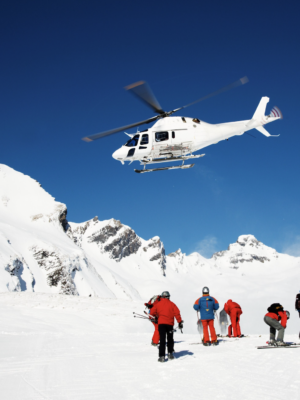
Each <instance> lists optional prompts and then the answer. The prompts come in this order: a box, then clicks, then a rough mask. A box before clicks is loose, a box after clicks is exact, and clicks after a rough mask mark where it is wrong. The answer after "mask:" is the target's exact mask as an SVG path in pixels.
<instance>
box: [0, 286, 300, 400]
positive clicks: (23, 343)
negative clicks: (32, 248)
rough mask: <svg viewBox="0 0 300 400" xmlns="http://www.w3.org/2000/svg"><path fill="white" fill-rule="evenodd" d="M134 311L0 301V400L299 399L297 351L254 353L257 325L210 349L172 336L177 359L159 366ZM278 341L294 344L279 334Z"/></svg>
mask: <svg viewBox="0 0 300 400" xmlns="http://www.w3.org/2000/svg"><path fill="white" fill-rule="evenodd" d="M142 310H143V308H142V304H141V302H137V301H129V300H116V299H100V298H86V297H73V296H63V295H53V294H52V295H49V294H34V293H4V294H0V314H1V328H0V357H1V361H0V385H1V399H2V400H19V399H22V400H38V399H39V400H40V399H46V400H67V399H68V400H69V399H72V400H92V399H95V400H96V399H100V398H101V399H104V398H105V399H120V398H123V399H145V400H146V399H154V398H158V397H159V396H163V398H164V399H167V400H168V399H179V398H180V399H182V398H185V399H199V398H209V399H213V400H215V399H217V400H219V399H220V400H221V399H231V400H241V399H243V400H247V399H249V400H250V399H251V400H253V399H256V400H260V399H264V400H268V399H270V400H271V399H272V400H273V399H283V398H286V399H289V400H293V399H295V400H296V399H299V397H300V391H299V387H300V386H299V383H300V377H299V368H300V349H278V350H276V349H275V350H272V351H269V350H266V351H264V350H257V349H256V348H255V346H259V345H264V344H265V342H266V341H267V339H268V335H267V333H268V328H267V327H266V329H265V331H264V332H262V333H263V335H262V336H261V337H260V336H259V335H252V336H250V337H248V338H243V339H238V340H233V339H228V338H222V339H221V341H220V345H219V346H218V347H204V346H202V345H201V344H199V345H197V344H194V343H197V342H199V341H200V337H199V335H198V334H197V333H196V332H195V334H194V335H191V334H181V333H180V332H179V331H177V332H176V333H175V334H174V337H175V351H176V357H177V359H176V360H174V361H168V362H166V363H164V364H160V363H158V362H157V358H158V355H157V349H156V348H154V347H152V346H150V342H151V337H152V333H153V328H152V324H150V323H148V321H143V320H137V319H134V318H133V315H132V312H133V311H135V312H142ZM195 330H196V327H195ZM285 339H286V340H287V341H296V342H298V341H299V340H298V339H297V335H295V334H294V335H289V334H288V328H287V335H286V338H285ZM192 344H194V345H192Z"/></svg>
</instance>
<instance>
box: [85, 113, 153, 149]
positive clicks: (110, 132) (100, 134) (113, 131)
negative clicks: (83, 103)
mask: <svg viewBox="0 0 300 400" xmlns="http://www.w3.org/2000/svg"><path fill="white" fill-rule="evenodd" d="M158 118H160V116H159V115H157V116H155V117H152V118H149V119H145V120H144V121H139V122H135V123H134V124H130V125H125V126H122V127H120V128H115V129H111V130H109V131H105V132H100V133H96V134H95V135H91V136H86V137H84V138H82V140H84V141H85V142H92V141H94V140H97V139H101V138H103V137H104V136H109V135H113V134H114V133H117V132H120V131H125V130H127V129H130V128H134V127H135V126H139V125H143V124H149V123H150V122H153V121H156V120H157V119H158Z"/></svg>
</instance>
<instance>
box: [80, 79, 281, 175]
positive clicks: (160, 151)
mask: <svg viewBox="0 0 300 400" xmlns="http://www.w3.org/2000/svg"><path fill="white" fill-rule="evenodd" d="M247 82H248V78H247V77H244V78H241V79H239V80H238V81H236V82H234V83H232V84H230V85H228V86H226V87H224V88H222V89H220V90H218V91H216V92H213V93H211V94H209V95H207V96H205V97H202V98H201V99H198V100H196V101H194V102H193V103H190V104H187V105H186V106H183V107H180V108H177V109H175V110H172V111H167V112H166V111H164V110H163V109H162V108H161V106H160V104H159V103H158V101H157V100H156V98H155V96H154V94H153V93H152V91H151V89H150V87H149V86H148V84H147V83H146V82H143V81H141V82H137V83H134V84H132V85H129V86H127V87H126V89H127V90H130V91H131V92H132V93H133V94H135V95H136V96H137V97H138V98H140V99H141V100H143V101H144V102H145V103H146V104H147V105H149V106H150V107H151V108H152V109H153V110H154V111H155V112H156V113H158V115H156V116H154V117H152V118H149V119H147V120H144V121H139V122H136V123H134V124H130V125H126V126H123V127H121V128H116V129H112V130H110V131H106V132H101V133H98V134H95V135H92V136H87V137H85V138H83V140H85V141H87V142H91V141H93V140H96V139H100V138H102V137H104V136H108V135H112V134H114V133H117V132H120V131H125V130H127V129H130V128H133V127H136V126H140V125H143V124H149V123H150V122H154V121H157V122H156V123H155V124H154V125H153V126H152V127H151V128H149V129H146V130H144V131H142V132H137V133H136V134H134V135H132V134H128V133H126V132H125V133H126V134H127V135H128V136H129V137H130V139H129V140H128V141H127V142H126V143H125V144H124V145H123V146H122V147H120V148H119V149H118V150H116V151H115V152H114V153H113V155H112V156H113V158H115V159H116V160H118V161H120V162H121V163H122V164H123V165H124V162H125V161H130V163H132V162H133V161H140V163H141V165H143V169H141V170H138V169H135V172H138V173H145V172H152V171H162V170H169V169H178V168H180V169H187V168H192V167H193V166H194V165H195V164H189V165H184V162H185V161H186V160H194V159H196V158H199V157H203V156H204V155H205V154H198V155H194V154H193V153H194V152H195V151H197V150H200V149H203V148H204V147H207V146H210V145H211V144H216V143H218V142H220V141H221V140H225V139H229V138H230V137H232V136H236V135H242V134H243V133H245V132H247V131H249V130H251V129H254V128H255V129H257V130H258V131H259V132H261V133H262V134H263V135H265V136H279V135H270V134H269V133H268V132H267V131H266V130H265V128H264V127H263V125H265V124H268V123H269V122H273V121H276V120H278V119H282V113H281V111H280V110H279V108H278V107H274V108H273V109H272V110H271V113H270V115H265V110H266V106H267V103H268V102H269V98H268V97H262V99H261V100H260V103H259V105H258V107H257V109H256V111H255V113H254V115H253V117H252V119H249V120H246V121H236V122H227V123H222V124H208V123H207V122H204V121H202V120H200V119H198V118H187V117H171V115H172V114H174V113H175V112H177V111H179V110H182V109H184V108H186V107H188V106H191V105H192V104H195V103H198V102H200V101H202V100H205V99H207V98H209V97H212V96H214V95H216V94H219V93H222V92H224V91H226V90H229V89H232V88H234V87H237V86H240V85H243V84H245V83H247ZM173 161H182V164H181V165H178V166H171V167H164V168H153V169H146V166H147V165H148V164H157V163H164V162H173Z"/></svg>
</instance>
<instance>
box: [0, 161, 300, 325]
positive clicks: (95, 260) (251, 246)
mask: <svg viewBox="0 0 300 400" xmlns="http://www.w3.org/2000/svg"><path fill="white" fill-rule="evenodd" d="M66 216H67V208H66V206H65V205H64V204H62V203H59V202H57V201H55V199H54V198H53V197H52V196H51V195H49V194H48V193H47V192H45V191H44V189H42V188H41V186H40V184H39V183H38V182H36V181H35V180H34V179H32V178H30V177H28V176H25V175H23V174H22V173H20V172H17V171H14V170H13V169H11V168H9V167H7V166H5V165H2V164H0V292H22V291H27V292H35V293H49V294H50V293H52V294H58V293H59V294H69V295H75V296H77V295H79V296H92V297H101V298H107V299H123V300H124V301H125V300H126V301H127V300H132V301H133V300H139V301H140V304H142V303H143V302H144V301H145V300H148V299H149V298H150V297H152V296H153V295H154V294H158V293H161V292H162V291H164V290H169V291H170V292H171V296H172V300H173V301H174V302H175V303H176V304H177V305H178V306H179V308H180V309H181V311H182V315H183V318H184V320H185V331H186V332H190V333H193V332H195V322H196V315H195V312H194V310H193V308H192V305H193V303H194V302H195V300H196V299H197V298H198V297H199V296H200V295H201V289H202V287H203V286H209V287H210V290H211V294H212V296H214V297H215V298H217V300H218V301H219V302H220V304H221V309H222V307H223V304H224V303H225V302H226V301H227V300H228V299H230V298H231V299H233V300H234V301H236V302H238V303H240V304H241V306H242V309H243V311H244V314H243V315H242V320H241V321H242V330H243V331H244V332H247V333H261V332H265V331H266V327H265V324H264V322H263V316H264V314H265V312H266V309H267V307H268V306H269V305H270V304H271V303H273V302H280V303H282V304H283V305H284V307H285V308H286V309H288V310H289V311H291V314H292V318H291V320H290V321H289V324H288V329H289V332H297V331H298V324H299V322H298V318H297V314H296V313H295V311H293V310H294V298H295V294H296V293H297V292H298V291H299V284H298V277H299V268H300V258H297V257H291V256H288V255H285V254H279V253H277V252H276V250H275V249H272V248H270V247H267V246H265V245H264V244H263V243H261V242H259V241H258V240H257V239H256V238H255V237H254V236H252V235H242V236H240V237H239V238H238V240H237V242H236V243H234V244H231V245H230V246H229V248H228V250H225V251H222V252H219V253H216V254H214V255H213V257H212V258H211V259H205V258H204V257H202V256H201V255H200V254H199V253H193V254H191V255H186V254H183V253H182V252H181V251H180V250H177V251H176V252H174V253H171V254H169V255H165V250H164V247H163V243H162V241H161V240H160V238H159V237H158V236H156V237H154V238H151V239H149V240H144V239H142V238H140V237H138V236H137V235H136V233H135V232H134V230H133V229H132V228H130V227H128V226H126V225H123V224H122V223H121V222H120V221H116V220H114V219H111V220H107V221H99V220H98V218H97V217H95V218H93V219H91V220H89V221H86V222H83V223H80V224H75V223H72V222H68V221H67V219H66ZM158 229H159V227H158Z"/></svg>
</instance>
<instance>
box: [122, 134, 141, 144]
mask: <svg viewBox="0 0 300 400" xmlns="http://www.w3.org/2000/svg"><path fill="white" fill-rule="evenodd" d="M139 138H140V135H134V136H133V138H131V139H129V140H128V142H126V143H125V146H127V147H135V146H136V145H137V144H138V141H139Z"/></svg>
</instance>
